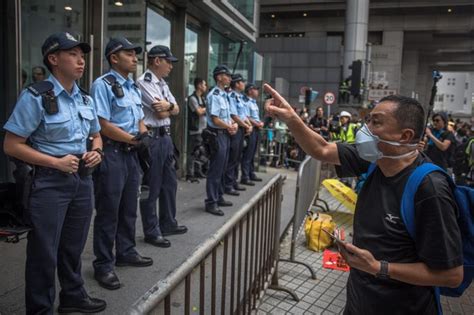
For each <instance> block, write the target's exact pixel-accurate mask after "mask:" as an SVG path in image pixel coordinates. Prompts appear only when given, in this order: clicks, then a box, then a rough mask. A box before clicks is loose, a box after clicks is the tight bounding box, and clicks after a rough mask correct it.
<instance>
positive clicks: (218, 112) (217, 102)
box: [206, 86, 232, 129]
mask: <svg viewBox="0 0 474 315" xmlns="http://www.w3.org/2000/svg"><path fill="white" fill-rule="evenodd" d="M207 107H208V109H207V110H206V118H207V124H208V126H210V127H211V128H217V129H222V128H219V127H217V126H216V125H214V123H213V122H212V116H215V117H217V118H219V119H221V120H222V121H224V122H225V123H227V124H230V123H231V122H232V121H231V118H230V104H229V96H228V95H227V93H226V91H224V90H222V89H220V88H219V87H218V86H215V87H214V88H213V89H212V90H211V91H210V92H209V93H208V94H207Z"/></svg>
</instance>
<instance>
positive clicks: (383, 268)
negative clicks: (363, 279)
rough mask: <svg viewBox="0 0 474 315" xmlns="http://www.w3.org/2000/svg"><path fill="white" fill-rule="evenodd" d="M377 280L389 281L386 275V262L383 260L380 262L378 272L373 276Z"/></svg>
mask: <svg viewBox="0 0 474 315" xmlns="http://www.w3.org/2000/svg"><path fill="white" fill-rule="evenodd" d="M375 277H376V278H377V279H390V276H389V274H388V262H387V261H385V260H381V261H380V270H379V272H377V273H376V274H375Z"/></svg>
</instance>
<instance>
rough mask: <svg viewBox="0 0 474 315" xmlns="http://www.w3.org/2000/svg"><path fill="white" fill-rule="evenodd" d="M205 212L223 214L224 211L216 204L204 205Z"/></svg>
mask: <svg viewBox="0 0 474 315" xmlns="http://www.w3.org/2000/svg"><path fill="white" fill-rule="evenodd" d="M206 212H209V213H210V214H213V215H218V216H223V215H224V212H223V211H222V210H221V209H219V207H218V206H217V205H215V204H214V205H206Z"/></svg>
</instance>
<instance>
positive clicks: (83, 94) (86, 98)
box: [78, 86, 89, 105]
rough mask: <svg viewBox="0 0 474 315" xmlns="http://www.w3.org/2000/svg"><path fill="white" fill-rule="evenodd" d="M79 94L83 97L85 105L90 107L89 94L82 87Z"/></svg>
mask: <svg viewBox="0 0 474 315" xmlns="http://www.w3.org/2000/svg"><path fill="white" fill-rule="evenodd" d="M78 88H79V92H80V93H81V96H82V101H83V102H84V105H89V97H88V96H89V93H88V92H87V91H86V90H85V89H83V88H82V87H80V86H78Z"/></svg>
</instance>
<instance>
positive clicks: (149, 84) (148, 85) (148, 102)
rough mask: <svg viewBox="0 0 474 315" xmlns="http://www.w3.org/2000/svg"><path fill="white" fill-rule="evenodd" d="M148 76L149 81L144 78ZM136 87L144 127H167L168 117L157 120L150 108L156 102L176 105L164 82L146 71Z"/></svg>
mask: <svg viewBox="0 0 474 315" xmlns="http://www.w3.org/2000/svg"><path fill="white" fill-rule="evenodd" d="M147 73H149V75H147ZM150 75H151V80H148V79H147V78H146V77H150ZM137 85H138V87H139V88H140V90H141V92H142V104H143V112H144V114H145V119H144V120H143V121H144V122H145V125H147V126H149V127H153V128H155V127H162V126H169V125H170V124H171V119H170V118H169V117H167V118H163V119H158V118H157V117H156V116H155V110H154V109H153V106H152V104H153V103H155V102H156V101H157V100H166V101H168V102H170V103H171V104H177V103H176V99H175V97H174V96H173V94H172V93H171V91H170V88H169V86H168V84H167V83H166V81H165V80H163V78H158V77H157V76H156V75H155V74H154V73H153V72H152V71H150V70H147V71H145V73H143V74H142V75H141V76H140V77H139V78H138V80H137Z"/></svg>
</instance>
